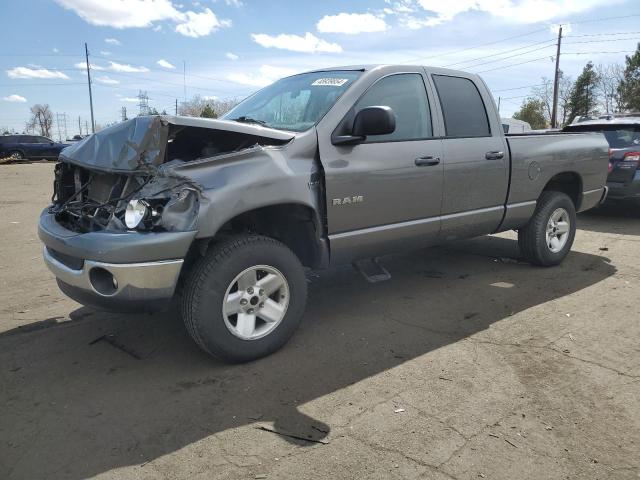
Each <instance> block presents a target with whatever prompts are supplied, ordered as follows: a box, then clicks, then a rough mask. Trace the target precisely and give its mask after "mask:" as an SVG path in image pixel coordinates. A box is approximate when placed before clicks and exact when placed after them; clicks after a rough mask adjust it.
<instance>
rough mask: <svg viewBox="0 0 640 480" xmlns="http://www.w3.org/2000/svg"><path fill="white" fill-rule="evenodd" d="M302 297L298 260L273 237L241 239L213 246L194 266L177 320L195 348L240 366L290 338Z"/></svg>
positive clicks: (302, 279) (302, 278) (300, 311)
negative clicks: (190, 337) (189, 336)
mask: <svg viewBox="0 0 640 480" xmlns="http://www.w3.org/2000/svg"><path fill="white" fill-rule="evenodd" d="M306 299H307V283H306V278H305V274H304V269H303V267H302V264H301V263H300V261H299V260H298V257H297V256H296V255H295V254H294V253H293V252H292V251H291V250H290V249H289V248H288V247H287V246H285V245H284V244H282V243H280V242H278V241H277V240H274V239H272V238H268V237H262V236H258V235H242V236H236V237H232V238H230V239H228V240H226V241H223V242H221V243H219V244H217V245H215V246H214V247H213V248H212V249H211V250H210V251H209V252H208V253H207V255H206V256H205V257H203V258H202V259H200V260H199V261H198V262H197V263H196V265H194V268H193V269H192V271H191V273H190V274H189V276H188V277H187V281H186V282H185V288H184V293H183V298H182V317H183V320H184V322H185V325H186V327H187V330H188V331H189V333H190V334H191V336H192V337H193V339H194V340H195V341H196V343H197V344H198V345H199V346H200V348H202V349H203V350H205V351H206V352H208V353H210V354H211V355H213V356H215V357H218V358H221V359H223V360H226V361H230V362H245V361H249V360H254V359H256V358H260V357H263V356H265V355H268V354H270V353H272V352H274V351H276V350H277V349H279V348H280V347H281V346H282V345H284V344H285V343H286V342H287V340H289V338H290V337H291V335H293V333H294V332H295V330H296V328H297V327H298V325H299V323H300V321H301V319H302V314H303V312H304V308H305V304H306Z"/></svg>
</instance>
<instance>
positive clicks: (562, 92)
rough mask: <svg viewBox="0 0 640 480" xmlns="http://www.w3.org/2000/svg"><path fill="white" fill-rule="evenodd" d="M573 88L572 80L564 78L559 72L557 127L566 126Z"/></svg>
mask: <svg viewBox="0 0 640 480" xmlns="http://www.w3.org/2000/svg"><path fill="white" fill-rule="evenodd" d="M572 88H573V80H572V79H571V77H565V76H564V75H562V72H560V79H559V81H558V116H559V117H560V122H558V124H559V125H562V126H564V125H566V123H567V115H568V114H569V98H570V96H571V89H572Z"/></svg>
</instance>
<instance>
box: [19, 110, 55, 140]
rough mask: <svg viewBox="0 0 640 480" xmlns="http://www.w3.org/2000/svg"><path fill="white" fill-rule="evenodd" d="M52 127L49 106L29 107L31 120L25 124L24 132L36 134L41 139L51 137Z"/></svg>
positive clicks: (51, 115) (51, 114)
mask: <svg viewBox="0 0 640 480" xmlns="http://www.w3.org/2000/svg"><path fill="white" fill-rule="evenodd" d="M52 125H53V113H51V109H50V108H49V105H47V104H45V105H41V104H39V103H37V104H35V105H34V106H33V107H31V118H30V119H29V121H28V122H27V124H26V126H25V127H26V131H27V132H30V133H33V132H37V133H39V134H40V135H42V136H43V137H51V126H52Z"/></svg>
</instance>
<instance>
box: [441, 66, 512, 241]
mask: <svg viewBox="0 0 640 480" xmlns="http://www.w3.org/2000/svg"><path fill="white" fill-rule="evenodd" d="M431 78H432V80H433V83H434V85H435V89H436V91H437V94H438V98H439V108H440V110H441V113H442V117H443V120H444V130H445V132H444V137H443V140H442V148H443V161H444V187H443V192H444V193H443V200H442V226H441V233H440V236H441V238H444V239H455V238H463V237H470V236H474V235H483V234H487V233H491V232H493V231H495V230H496V229H497V228H498V226H499V225H500V222H501V221H502V216H503V212H504V203H505V200H506V197H507V190H508V187H509V152H508V150H507V145H506V141H505V138H504V136H503V135H502V132H501V131H499V128H500V127H501V126H500V123H499V122H498V121H497V118H496V119H494V120H495V121H491V119H490V116H489V115H490V114H492V115H495V113H494V111H493V109H492V108H491V109H488V108H487V103H488V102H492V101H493V100H492V99H490V98H483V95H482V94H481V92H480V90H479V89H478V87H477V86H476V84H475V83H474V81H473V80H472V79H471V78H465V77H463V76H449V75H436V74H433V75H432V76H431ZM483 91H484V89H483ZM485 94H486V93H485ZM491 105H492V104H491ZM492 126H493V128H492Z"/></svg>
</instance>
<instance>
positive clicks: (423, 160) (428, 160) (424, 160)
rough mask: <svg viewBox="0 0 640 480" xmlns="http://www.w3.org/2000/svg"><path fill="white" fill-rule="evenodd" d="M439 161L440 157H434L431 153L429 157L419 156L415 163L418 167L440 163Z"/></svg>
mask: <svg viewBox="0 0 640 480" xmlns="http://www.w3.org/2000/svg"><path fill="white" fill-rule="evenodd" d="M439 163H440V157H432V156H431V155H429V156H427V157H418V158H416V161H415V164H416V166H418V167H433V166H434V165H438V164H439Z"/></svg>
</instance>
